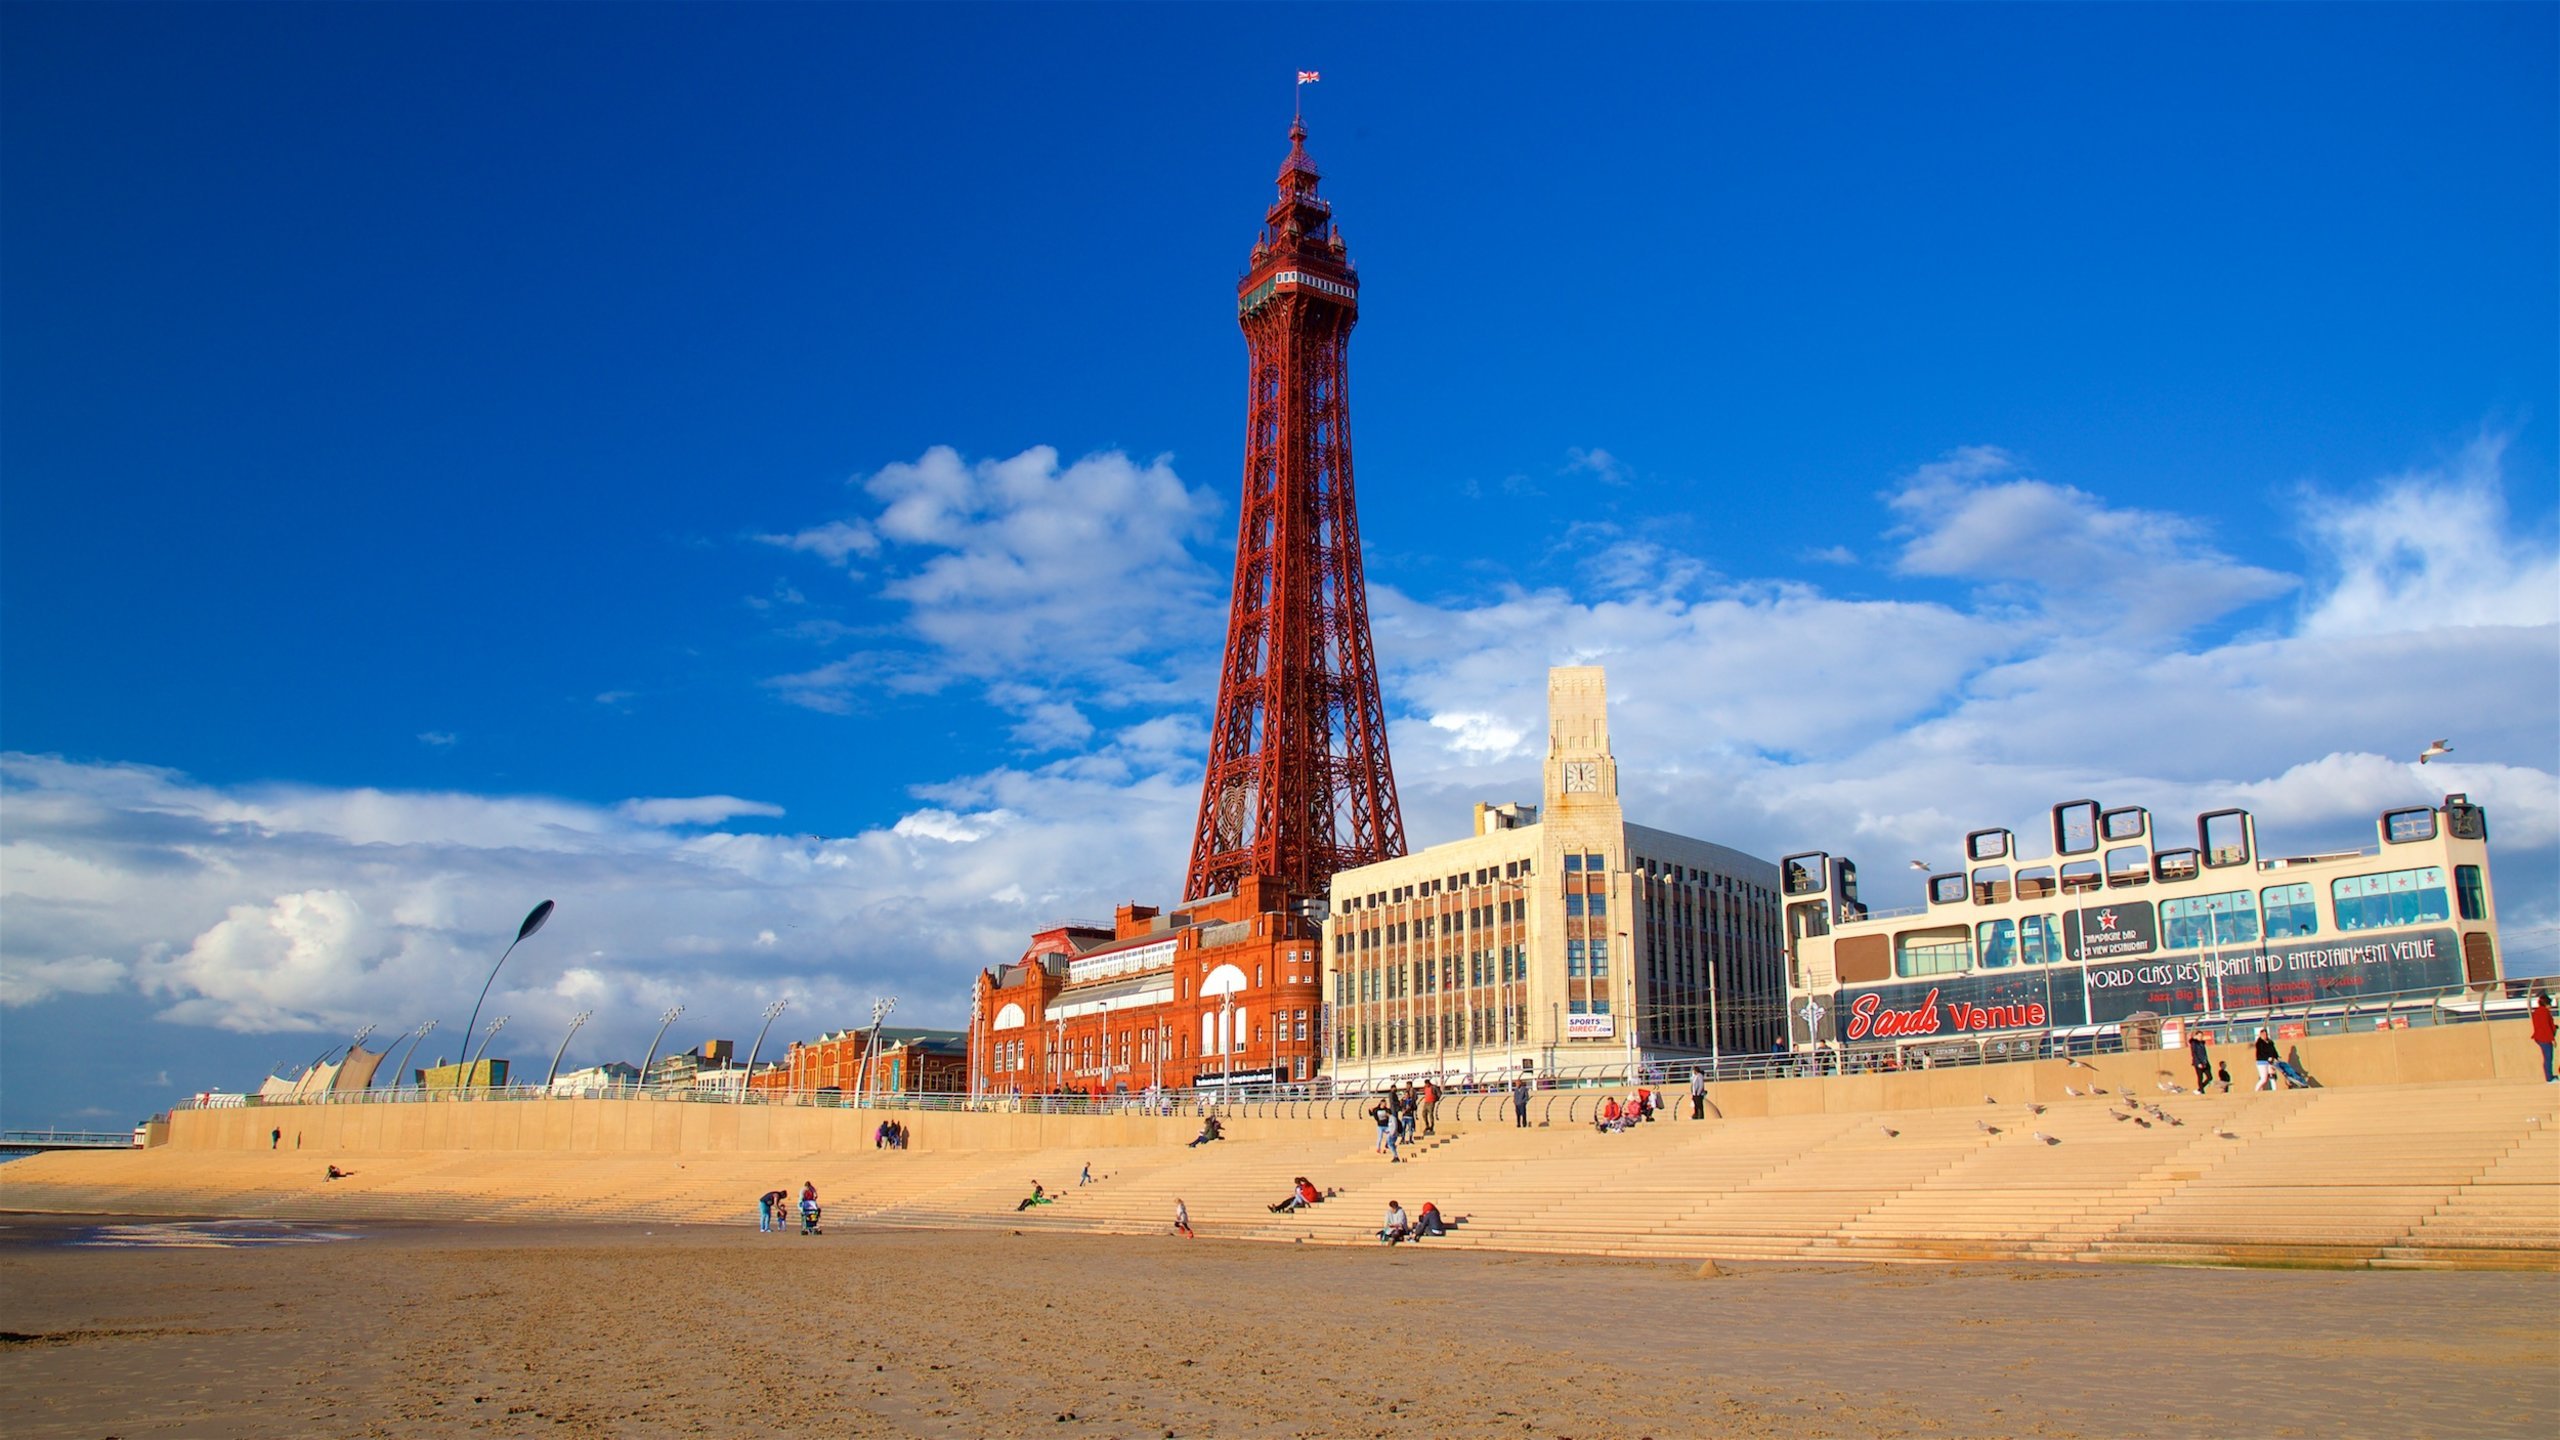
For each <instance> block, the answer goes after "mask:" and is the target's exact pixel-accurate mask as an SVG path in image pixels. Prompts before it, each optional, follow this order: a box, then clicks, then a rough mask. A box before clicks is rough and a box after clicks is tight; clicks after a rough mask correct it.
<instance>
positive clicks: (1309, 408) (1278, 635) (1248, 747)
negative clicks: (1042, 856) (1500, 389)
mask: <svg viewBox="0 0 2560 1440" xmlns="http://www.w3.org/2000/svg"><path fill="white" fill-rule="evenodd" d="M1306 140H1307V130H1306V125H1305V124H1304V122H1303V121H1300V122H1294V123H1292V124H1291V125H1290V127H1289V156H1288V158H1287V159H1286V160H1284V161H1283V162H1281V166H1280V175H1279V182H1278V183H1279V195H1278V198H1276V199H1275V200H1273V202H1272V204H1271V208H1270V210H1269V211H1268V212H1267V213H1266V214H1265V215H1264V216H1263V226H1262V234H1261V237H1260V239H1258V240H1257V241H1256V242H1255V244H1254V247H1253V255H1252V258H1251V260H1250V262H1249V263H1248V265H1247V267H1246V270H1245V273H1244V278H1243V279H1242V280H1241V281H1239V282H1238V283H1237V285H1236V322H1237V324H1238V325H1240V326H1242V327H1243V329H1244V336H1245V346H1246V349H1247V351H1248V353H1249V356H1250V364H1249V379H1248V381H1247V384H1246V400H1245V452H1244V499H1243V504H1242V506H1241V510H1240V514H1239V515H1238V517H1237V523H1236V574H1235V591H1234V596H1233V599H1232V600H1231V601H1230V608H1229V612H1228V617H1227V644H1226V652H1225V659H1224V662H1223V663H1222V664H1221V666H1220V667H1219V672H1218V707H1217V714H1216V718H1215V719H1214V721H1213V722H1212V724H1211V726H1210V731H1209V756H1208V766H1207V773H1206V774H1205V775H1204V776H1203V777H1202V780H1201V786H1200V817H1199V822H1198V824H1197V826H1196V827H1195V828H1194V830H1193V835H1192V842H1191V865H1190V870H1189V873H1188V875H1187V876H1186V878H1185V880H1184V884H1183V894H1184V896H1185V897H1186V898H1197V897H1201V896H1206V895H1213V894H1219V893H1223V892H1226V891H1230V890H1233V889H1235V888H1236V887H1237V885H1239V884H1240V883H1241V882H1243V881H1244V880H1245V879H1246V878H1248V877H1251V876H1256V875H1260V876H1269V877H1274V878H1276V879H1278V880H1279V881H1280V882H1281V883H1282V885H1283V886H1284V887H1285V888H1286V889H1287V890H1288V892H1289V893H1290V894H1292V895H1295V896H1301V897H1311V896H1318V895H1322V894H1323V893H1325V887H1326V883H1327V882H1328V881H1329V880H1330V879H1331V878H1332V877H1333V874H1334V872H1335V871H1337V870H1342V869H1346V868H1349V867H1351V866H1355V865H1366V864H1371V863H1373V862H1376V861H1379V860H1385V859H1391V858H1393V857H1395V856H1399V855H1402V854H1403V853H1404V850H1405V839H1404V816H1403V813H1402V812H1401V810H1400V809H1399V808H1398V806H1397V804H1396V782H1395V772H1394V770H1393V768H1392V767H1391V766H1390V764H1389V763H1388V759H1387V726H1386V714H1385V710H1384V707H1383V706H1382V705H1381V703H1380V701H1379V698H1378V671H1377V663H1376V660H1375V657H1374V656H1373V654H1372V651H1371V644H1370V638H1369V595H1368V589H1367V583H1366V581H1365V579H1364V578H1363V574H1362V568H1361V562H1360V524H1359V511H1358V507H1357V505H1356V504H1355V503H1354V500H1353V496H1352V486H1351V407H1350V396H1349V379H1348V375H1349V371H1348V364H1347V358H1346V357H1347V351H1348V349H1349V345H1350V340H1351V328H1352V326H1353V325H1355V324H1357V323H1358V322H1359V318H1360V276H1359V271H1358V269H1357V268H1356V267H1354V266H1353V265H1352V263H1351V260H1350V257H1349V255H1348V254H1346V253H1345V251H1344V248H1343V243H1342V234H1341V232H1340V231H1338V230H1337V229H1335V228H1334V224H1333V206H1332V204H1331V202H1329V201H1327V200H1325V199H1324V198H1323V197H1321V196H1320V195H1318V194H1317V193H1316V188H1317V183H1318V181H1319V180H1320V178H1321V177H1320V176H1319V175H1318V174H1317V171H1316V166H1315V161H1313V160H1312V159H1310V158H1308V155H1307V147H1306Z"/></svg>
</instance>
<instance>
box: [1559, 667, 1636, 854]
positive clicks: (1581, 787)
mask: <svg viewBox="0 0 2560 1440" xmlns="http://www.w3.org/2000/svg"><path fill="white" fill-rule="evenodd" d="M1546 792H1547V795H1546V813H1547V815H1548V816H1549V817H1550V818H1551V819H1559V820H1560V819H1567V818H1582V817H1586V816H1587V817H1590V818H1592V819H1595V820H1596V819H1601V818H1602V817H1604V816H1605V818H1606V822H1607V823H1609V824H1612V825H1614V824H1616V823H1618V819H1619V816H1620V814H1621V811H1620V810H1619V807H1618V760H1617V757H1616V756H1614V755H1611V754H1610V753H1609V684H1608V680H1607V678H1606V675H1605V673H1604V672H1603V671H1602V670H1601V668H1600V667H1599V666H1597V665H1560V666H1557V667H1556V668H1555V669H1552V670H1549V671H1548V672H1547V783H1546Z"/></svg>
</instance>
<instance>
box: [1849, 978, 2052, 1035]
mask: <svg viewBox="0 0 2560 1440" xmlns="http://www.w3.org/2000/svg"><path fill="white" fill-rule="evenodd" d="M1943 989H1944V987H1942V986H1936V985H1932V986H1930V987H1929V993H1928V994H1926V995H1923V996H1921V997H1920V1002H1919V1003H1918V1004H1916V1005H1913V1006H1911V1007H1909V1008H1908V1009H1901V1010H1896V1009H1889V1008H1887V1007H1886V1005H1885V1003H1884V997H1883V996H1882V995H1880V994H1878V993H1876V992H1875V991H1872V990H1870V991H1868V992H1867V993H1866V994H1864V995H1861V996H1859V997H1857V998H1856V999H1854V1000H1851V1001H1850V1002H1849V1023H1848V1025H1847V1027H1846V1028H1845V1029H1844V1030H1843V1031H1842V1038H1844V1039H1847V1040H1849V1041H1851V1042H1853V1043H1854V1042H1856V1041H1859V1040H1897V1039H1902V1038H1904V1037H1907V1036H1913V1035H1938V1034H1944V1033H1951V1032H1952V1033H1962V1032H1965V1031H1973V1030H2014V1029H2017V1028H2019V1027H2021V1026H2036V1027H2041V1026H2044V1025H2046V1024H2049V1023H2051V1021H2050V1017H2049V1015H2048V1013H2047V1011H2046V1009H2045V1006H2044V1003H2043V1002H2042V1001H2040V1000H2022V1001H2009V1002H2001V1001H1995V1002H1993V1003H1991V1004H1987V1005H1986V1004H1982V1003H1979V1002H1976V1001H1970V1000H1949V999H1946V998H1944V997H1943V995H1942V993H1941V992H1942V991H1943Z"/></svg>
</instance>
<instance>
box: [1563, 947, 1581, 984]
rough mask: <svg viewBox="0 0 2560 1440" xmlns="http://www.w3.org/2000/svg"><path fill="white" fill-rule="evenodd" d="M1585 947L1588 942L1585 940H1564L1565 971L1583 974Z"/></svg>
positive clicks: (1569, 973) (1570, 973)
mask: <svg viewBox="0 0 2560 1440" xmlns="http://www.w3.org/2000/svg"><path fill="white" fill-rule="evenodd" d="M1585 949H1586V942H1584V941H1581V940H1567V941H1566V942H1564V973H1566V974H1567V975H1574V976H1579V975H1580V974H1582V967H1583V965H1584V963H1585V958H1584V954H1585Z"/></svg>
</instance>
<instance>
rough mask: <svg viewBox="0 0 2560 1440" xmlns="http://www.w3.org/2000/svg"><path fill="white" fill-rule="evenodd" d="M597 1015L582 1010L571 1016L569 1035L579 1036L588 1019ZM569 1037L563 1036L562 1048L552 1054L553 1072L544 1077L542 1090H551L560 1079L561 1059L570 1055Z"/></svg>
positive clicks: (591, 1011) (561, 1040)
mask: <svg viewBox="0 0 2560 1440" xmlns="http://www.w3.org/2000/svg"><path fill="white" fill-rule="evenodd" d="M595 1013H596V1012H594V1011H593V1010H581V1011H579V1012H578V1013H577V1014H575V1015H572V1016H570V1017H569V1035H575V1034H577V1033H578V1027H579V1026H581V1025H584V1024H586V1023H587V1017H589V1016H591V1015H593V1014H595ZM569 1035H563V1036H561V1037H560V1048H559V1049H558V1050H557V1051H554V1052H553V1053H552V1056H551V1072H550V1073H549V1074H547V1075H545V1076H543V1077H542V1088H543V1089H544V1090H549V1089H550V1088H551V1082H552V1081H554V1080H557V1079H559V1078H560V1058H561V1057H562V1056H564V1055H566V1054H568V1053H569Z"/></svg>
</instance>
